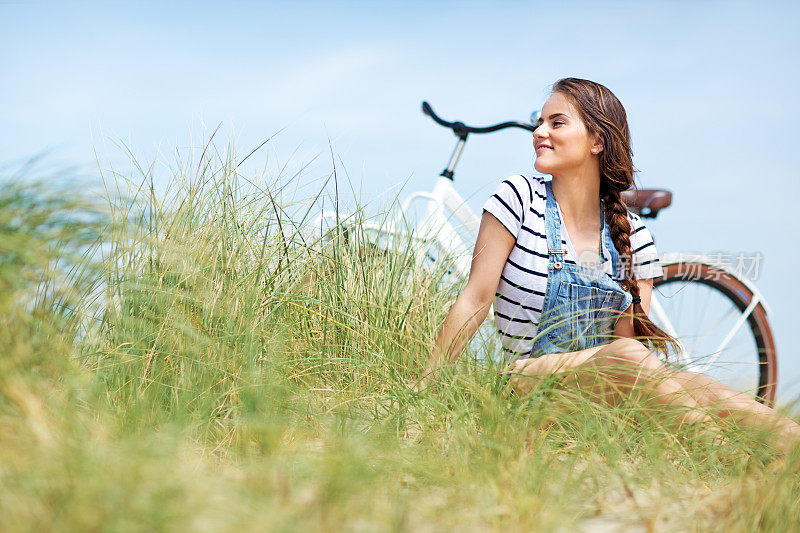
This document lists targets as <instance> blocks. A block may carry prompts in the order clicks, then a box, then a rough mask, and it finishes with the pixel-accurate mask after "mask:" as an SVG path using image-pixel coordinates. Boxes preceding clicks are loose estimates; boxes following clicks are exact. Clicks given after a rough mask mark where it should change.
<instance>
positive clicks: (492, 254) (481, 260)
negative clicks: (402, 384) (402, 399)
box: [420, 211, 516, 387]
mask: <svg viewBox="0 0 800 533" xmlns="http://www.w3.org/2000/svg"><path fill="white" fill-rule="evenodd" d="M515 242H516V239H515V238H514V236H513V235H511V233H510V232H509V231H508V230H507V229H506V228H505V226H503V224H502V223H501V222H500V221H499V220H497V218H495V217H494V215H491V214H490V213H488V212H486V211H484V213H483V216H482V217H481V225H480V229H479V230H478V239H477V241H476V242H475V249H474V251H473V253H472V265H471V267H470V270H469V279H468V280H467V285H466V287H464V290H463V291H461V294H459V296H458V298H457V299H456V301H455V303H454V304H453V306H452V307H451V308H450V311H449V312H448V313H447V318H445V320H444V324H443V325H442V329H441V331H439V335H438V337H437V338H436V345H435V346H434V348H433V352H432V353H431V357H430V359H429V361H428V368H427V370H426V371H425V373H424V374H423V377H422V379H421V380H420V386H421V387H424V386H425V385H426V384H427V383H428V381H429V380H430V375H431V374H432V373H434V372H435V371H436V369H437V368H438V367H439V365H440V364H441V363H442V362H443V361H445V360H446V361H451V362H452V361H455V360H456V359H457V358H458V356H459V354H460V353H461V351H462V350H463V349H464V346H466V345H467V342H469V339H471V338H472V336H473V335H474V334H475V332H476V331H477V329H478V327H479V326H480V325H481V324H482V323H483V320H484V319H485V318H486V314H487V313H488V312H489V307H490V306H491V304H492V301H493V300H494V295H495V293H496V292H497V285H498V284H499V283H500V274H501V273H502V271H503V267H504V266H505V264H506V259H508V254H509V253H511V249H512V248H513V247H514V243H515Z"/></svg>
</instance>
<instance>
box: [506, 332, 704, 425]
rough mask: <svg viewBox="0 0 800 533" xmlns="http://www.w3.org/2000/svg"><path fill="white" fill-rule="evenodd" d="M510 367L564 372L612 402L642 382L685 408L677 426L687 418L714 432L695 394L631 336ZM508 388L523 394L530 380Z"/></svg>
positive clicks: (531, 372)
mask: <svg viewBox="0 0 800 533" xmlns="http://www.w3.org/2000/svg"><path fill="white" fill-rule="evenodd" d="M510 371H511V372H519V373H522V374H527V375H550V374H561V373H567V374H568V375H567V376H566V377H565V379H564V381H562V385H566V384H569V383H574V384H577V385H578V386H579V387H580V388H581V389H582V390H584V391H588V392H590V393H593V394H597V395H598V396H600V397H601V398H602V399H603V400H604V401H606V402H608V403H610V404H612V405H615V404H616V403H618V402H619V401H620V400H621V399H622V397H623V396H627V395H628V394H629V393H630V391H631V390H632V389H633V388H634V387H636V386H637V385H638V386H642V387H644V388H646V389H649V390H648V392H649V393H651V394H652V396H653V398H654V400H655V401H656V402H659V403H661V404H664V405H671V406H680V407H684V408H686V409H685V412H684V414H683V416H682V417H681V420H680V423H679V424H678V427H680V426H681V425H682V424H683V423H687V422H689V423H691V422H703V423H707V424H708V428H707V429H708V431H711V432H716V427H715V425H714V424H713V422H712V421H711V418H710V417H709V416H708V415H707V414H705V413H704V412H703V411H702V410H701V409H698V407H699V404H698V402H697V401H696V400H695V398H694V396H692V395H690V394H688V393H687V392H686V391H685V390H684V389H683V387H682V386H681V383H680V382H679V381H678V380H676V379H674V378H673V377H672V376H670V375H668V374H667V373H666V371H665V368H664V365H663V363H661V361H659V360H658V358H657V357H656V356H655V355H654V354H653V353H651V352H650V351H649V350H648V349H647V348H646V347H645V346H644V345H643V344H642V343H641V342H639V341H637V340H634V339H627V338H626V339H618V340H616V341H614V342H611V343H609V344H605V345H602V346H595V347H593V348H589V349H586V350H580V351H577V352H569V353H565V354H548V355H544V356H542V357H539V358H536V359H524V360H518V361H516V362H515V363H514V365H512V368H511V369H510ZM508 389H509V390H510V389H514V390H516V391H517V392H518V393H522V394H525V393H527V392H528V391H529V390H530V383H529V382H528V380H525V379H524V378H517V379H512V380H511V381H510V382H509V387H508ZM504 394H505V393H504Z"/></svg>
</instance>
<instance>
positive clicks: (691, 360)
mask: <svg viewBox="0 0 800 533" xmlns="http://www.w3.org/2000/svg"><path fill="white" fill-rule="evenodd" d="M663 268H664V275H663V277H661V278H657V279H655V280H654V286H655V289H654V290H653V303H652V304H651V312H650V315H651V319H653V321H654V322H655V323H656V324H657V325H658V326H659V327H661V328H662V329H663V330H664V331H666V332H667V333H670V334H673V335H675V336H676V337H677V339H678V341H679V342H680V343H681V345H682V347H683V352H682V353H680V354H678V357H677V361H676V360H675V359H672V360H671V361H672V362H673V363H676V364H678V365H680V366H682V367H683V368H684V369H686V370H688V371H692V372H701V373H703V374H705V375H708V376H709V377H711V378H712V379H714V380H716V381H718V382H720V383H723V384H725V385H727V386H729V387H731V388H732V389H734V390H737V391H740V392H744V393H747V394H750V395H753V396H755V398H756V399H757V400H758V401H760V402H762V403H766V404H767V405H771V404H772V402H773V401H774V400H775V390H776V381H777V376H778V365H777V357H776V353H775V342H774V340H773V337H772V330H771V329H770V327H769V322H768V321H767V313H766V311H765V309H764V305H763V303H762V302H761V301H759V300H757V299H754V293H753V291H752V290H751V289H750V288H749V287H748V286H747V285H746V284H745V283H743V282H742V281H740V280H739V279H737V278H736V277H735V276H733V275H732V274H731V273H729V272H727V271H725V270H724V269H723V268H719V267H716V266H713V265H710V264H708V263H703V262H686V261H683V262H674V263H667V264H664V265H663ZM659 308H660V309H659Z"/></svg>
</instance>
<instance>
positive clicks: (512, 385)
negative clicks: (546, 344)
mask: <svg viewBox="0 0 800 533" xmlns="http://www.w3.org/2000/svg"><path fill="white" fill-rule="evenodd" d="M534 362H535V360H533V359H517V360H516V361H514V362H513V363H511V365H509V367H508V368H506V369H505V370H503V373H504V374H509V379H508V383H507V384H506V386H505V388H504V389H503V392H502V394H501V396H502V397H503V398H508V397H509V396H510V395H511V394H515V395H517V396H525V395H527V394H530V392H531V391H532V390H533V380H532V379H531V378H530V376H532V375H534V372H532V371H533V369H534Z"/></svg>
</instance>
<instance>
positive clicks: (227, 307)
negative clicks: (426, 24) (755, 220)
mask: <svg viewBox="0 0 800 533" xmlns="http://www.w3.org/2000/svg"><path fill="white" fill-rule="evenodd" d="M214 155H215V157H213V158H212V157H206V155H205V154H204V156H203V157H202V158H201V159H200V160H199V161H191V160H184V161H181V162H180V163H181V164H178V165H175V166H174V167H173V169H172V170H171V174H170V176H168V177H167V181H168V187H167V188H166V192H164V193H157V192H156V189H155V187H154V186H153V185H152V183H153V177H152V175H151V173H150V172H151V171H150V170H142V171H141V172H139V173H138V174H134V173H129V174H128V175H120V174H118V173H114V172H108V173H106V174H105V175H104V179H105V183H106V185H107V187H106V191H107V192H106V195H105V198H104V200H103V201H102V202H99V203H98V202H97V201H96V200H92V199H90V198H86V197H83V196H78V195H75V194H69V193H68V192H67V191H66V190H63V189H53V188H51V187H46V186H42V185H25V184H21V183H12V184H9V185H6V186H5V187H4V189H3V190H2V192H1V193H0V305H1V306H2V308H0V320H2V328H0V342H2V346H3V356H2V359H0V365H2V367H1V370H2V372H0V528H2V529H3V530H31V529H37V530H38V529H54V530H95V529H110V530H117V529H126V530H127V529H167V530H185V529H191V530H214V531H217V530H234V529H236V530H239V529H245V530H300V529H310V528H325V529H345V530H370V531H372V530H441V529H468V530H475V529H498V530H499V529H507V528H510V529H513V530H543V531H548V530H566V529H575V528H577V529H585V530H592V529H594V528H600V527H606V528H611V529H613V530H616V529H621V528H623V527H628V526H631V527H641V528H648V529H650V528H651V529H650V530H652V529H657V530H660V529H666V530H686V529H699V530H706V529H714V530H719V529H724V530H734V531H737V530H752V529H765V530H780V531H786V530H791V529H797V528H798V527H800V512H798V506H797V503H798V502H797V498H798V495H799V494H800V493H799V492H798V489H799V488H800V487H799V486H798V478H797V476H796V475H795V474H794V473H793V472H794V470H795V469H796V468H797V462H796V460H795V458H791V457H790V458H789V460H787V461H785V462H771V463H770V462H769V461H770V459H772V458H774V450H772V448H771V447H770V445H769V442H770V436H769V435H762V434H756V433H755V432H753V431H747V430H745V429H744V428H736V427H733V426H731V425H728V426H726V430H725V431H726V433H725V434H726V437H727V440H726V441H725V442H724V443H719V442H718V443H711V442H708V441H707V440H705V439H703V438H702V436H701V435H700V434H699V433H698V432H696V431H694V430H693V429H692V428H686V429H684V430H681V431H680V432H679V433H678V434H677V435H676V434H675V432H674V431H673V430H672V429H670V428H671V425H670V422H671V418H670V417H671V416H672V415H673V414H674V413H669V412H666V411H665V410H664V408H663V407H662V408H657V407H656V406H655V404H654V403H653V402H652V399H651V398H648V396H647V395H646V394H632V395H630V397H629V398H628V400H627V401H625V402H623V403H622V404H621V405H618V406H617V407H613V408H612V407H608V406H605V405H603V404H601V403H597V402H595V401H593V400H592V399H591V398H590V397H588V396H587V395H584V394H581V393H580V391H578V390H572V389H563V388H558V387H555V386H554V385H553V383H551V381H550V380H542V381H541V382H540V383H538V384H537V386H536V387H535V393H534V395H533V396H532V397H527V398H511V399H509V400H503V399H501V398H500V396H499V394H498V393H499V391H500V389H501V387H502V380H501V379H500V378H499V373H498V370H499V368H498V367H497V365H496V364H494V363H492V362H491V358H490V357H487V351H488V350H490V347H489V346H488V345H487V344H486V343H481V342H477V343H472V344H471V345H470V346H469V347H468V349H467V353H465V354H464V355H463V356H462V358H461V359H460V361H459V362H458V363H457V364H455V365H451V366H449V367H448V368H447V369H446V371H445V372H443V373H442V375H441V377H440V379H439V381H438V385H437V386H436V387H434V388H432V389H430V390H427V391H425V392H423V393H420V394H414V393H412V392H411V389H410V388H409V386H408V385H409V384H410V383H413V382H414V381H415V380H416V379H417V378H418V377H419V374H420V372H421V371H422V370H423V368H424V366H425V362H426V361H427V357H428V353H429V350H430V347H431V346H432V343H433V338H434V336H435V334H436V333H437V329H438V327H439V325H440V324H441V322H442V320H443V318H444V316H445V314H446V312H447V310H448V308H449V305H450V304H451V303H452V301H453V299H454V297H455V296H456V294H457V290H458V287H453V286H451V285H445V284H441V283H439V281H438V280H439V279H441V277H442V274H443V272H442V271H437V270H435V269H422V268H419V267H418V266H417V265H418V264H419V262H418V261H417V257H415V252H414V250H413V248H412V247H410V246H408V245H407V244H408V243H402V242H396V243H395V249H394V250H392V251H389V252H385V251H381V250H378V249H376V248H374V247H372V246H370V244H369V242H368V240H367V239H366V237H364V233H362V232H360V231H358V228H359V226H360V224H361V223H363V217H364V215H363V212H357V215H356V217H355V218H352V219H350V220H348V221H347V222H346V223H345V224H339V225H333V226H332V227H331V228H327V231H320V228H311V227H309V223H308V220H309V216H310V214H311V213H314V212H315V211H317V210H318V208H319V201H320V200H319V199H320V198H322V197H321V196H318V197H317V203H313V202H307V203H299V204H294V205H288V204H287V203H286V202H285V201H284V200H281V199H280V198H281V195H280V184H279V183H277V182H269V180H268V179H267V180H265V181H262V182H257V183H259V184H258V185H254V184H253V182H250V181H248V180H245V179H243V178H242V177H241V176H240V175H239V174H238V171H237V168H238V167H239V162H238V161H237V160H236V159H235V155H234V154H233V153H232V152H230V151H229V152H227V154H223V155H220V154H214ZM132 168H139V167H138V166H137V165H134V166H133V167H132ZM267 178H269V177H267ZM330 203H331V202H328V205H330ZM440 268H442V269H444V268H446V267H445V266H442V267H440ZM532 399H533V401H532Z"/></svg>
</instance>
